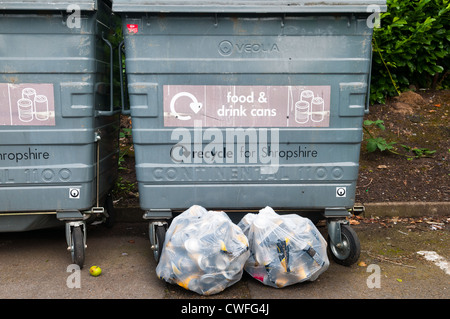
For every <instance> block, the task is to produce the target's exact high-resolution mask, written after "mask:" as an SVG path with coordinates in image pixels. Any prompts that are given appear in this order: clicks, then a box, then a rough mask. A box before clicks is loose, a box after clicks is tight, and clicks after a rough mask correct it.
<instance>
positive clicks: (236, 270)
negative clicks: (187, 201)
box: [156, 205, 250, 295]
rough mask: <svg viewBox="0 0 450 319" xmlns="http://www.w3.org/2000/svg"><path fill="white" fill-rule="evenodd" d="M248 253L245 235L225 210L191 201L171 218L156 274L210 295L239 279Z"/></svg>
mask: <svg viewBox="0 0 450 319" xmlns="http://www.w3.org/2000/svg"><path fill="white" fill-rule="evenodd" d="M249 256H250V251H249V247H248V240H247V237H246V236H245V235H244V234H243V232H242V230H241V229H240V228H239V227H238V226H237V225H236V224H234V223H233V222H232V221H231V219H230V218H229V217H228V215H227V214H225V213H224V212H217V211H207V210H206V209H205V208H203V207H201V206H198V205H194V206H192V207H190V208H189V209H188V210H186V211H184V212H183V213H182V214H180V215H178V216H177V217H175V218H174V219H173V220H172V223H171V225H170V227H169V229H168V230H167V233H166V239H165V242H164V247H163V250H162V253H161V258H160V260H159V263H158V266H157V267H156V274H157V276H158V277H159V278H161V279H164V280H165V281H167V282H169V283H172V284H178V285H180V286H181V287H183V288H185V289H188V290H192V291H195V292H197V293H198V294H201V295H212V294H216V293H219V292H221V291H223V290H224V289H225V288H227V287H229V286H231V285H233V284H235V283H236V282H237V281H239V280H240V279H241V277H242V274H243V268H244V264H245V262H246V260H247V259H248V257H249Z"/></svg>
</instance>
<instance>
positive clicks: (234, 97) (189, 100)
mask: <svg viewBox="0 0 450 319" xmlns="http://www.w3.org/2000/svg"><path fill="white" fill-rule="evenodd" d="M330 92H331V87H330V86H244V85H241V86H216V85H164V97H163V101H164V126H166V127H174V126H178V127H180V126H184V127H194V126H195V125H194V123H197V125H198V123H201V125H202V126H210V127H329V125H330Z"/></svg>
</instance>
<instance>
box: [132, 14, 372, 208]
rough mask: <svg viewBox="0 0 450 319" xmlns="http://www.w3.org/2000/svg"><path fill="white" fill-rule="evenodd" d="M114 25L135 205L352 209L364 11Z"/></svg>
mask: <svg viewBox="0 0 450 319" xmlns="http://www.w3.org/2000/svg"><path fill="white" fill-rule="evenodd" d="M123 28H124V32H125V35H126V36H125V41H126V42H125V45H126V68H127V74H128V83H129V85H128V91H129V95H130V106H131V116H132V121H133V141H134V145H135V156H136V174H137V178H138V182H139V192H140V202H141V207H142V208H143V209H155V210H157V209H184V208H187V207H189V206H191V205H192V204H199V205H203V206H204V207H211V208H223V209H226V208H238V209H242V208H248V209H250V208H260V207H264V206H265V205H269V206H271V207H278V208H293V209H294V208H295V209H325V208H333V207H342V208H349V207H352V206H353V204H354V199H355V189H356V180H357V176H358V163H359V150H360V143H361V139H362V120H363V115H364V110H365V104H366V98H367V92H368V89H369V82H368V79H369V69H370V61H371V35H372V30H371V29H370V28H369V27H368V26H367V23H366V19H365V17H355V16H348V17H347V16H331V15H323V16H322V15H316V16H288V17H284V18H283V17H280V16H276V15H273V16H266V15H264V16H263V15H252V16H245V17H239V16H231V15H230V16H222V17H220V18H219V19H218V20H216V19H215V18H214V16H213V15H206V14H205V15H197V16H193V17H187V16H183V15H177V16H172V15H165V16H148V17H144V16H141V15H139V14H127V18H126V19H125V20H124V25H123Z"/></svg>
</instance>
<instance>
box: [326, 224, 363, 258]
mask: <svg viewBox="0 0 450 319" xmlns="http://www.w3.org/2000/svg"><path fill="white" fill-rule="evenodd" d="M341 236H342V247H336V246H335V245H333V244H332V243H331V240H330V236H328V251H329V253H330V255H331V257H332V258H333V260H334V261H335V262H336V263H338V264H340V265H344V266H350V265H352V264H354V263H355V262H357V261H358V258H359V255H360V254H361V244H360V242H359V238H358V235H356V233H355V231H354V230H353V229H352V228H351V227H350V226H349V225H341Z"/></svg>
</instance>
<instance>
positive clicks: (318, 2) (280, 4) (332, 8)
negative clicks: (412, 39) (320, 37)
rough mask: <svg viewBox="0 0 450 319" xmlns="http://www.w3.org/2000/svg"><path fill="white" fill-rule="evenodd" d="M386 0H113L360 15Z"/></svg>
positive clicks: (119, 8) (136, 8)
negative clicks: (359, 13)
mask: <svg viewBox="0 0 450 319" xmlns="http://www.w3.org/2000/svg"><path fill="white" fill-rule="evenodd" d="M370 5H377V6H379V8H380V10H379V11H380V12H385V11H386V9H387V8H386V0H113V11H116V12H191V13H194V12H214V13H220V12H235V13H239V12H242V13H339V12H341V13H345V12H349V13H356V12H371V13H372V12H374V10H373V9H372V8H373V7H369V6H370Z"/></svg>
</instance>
